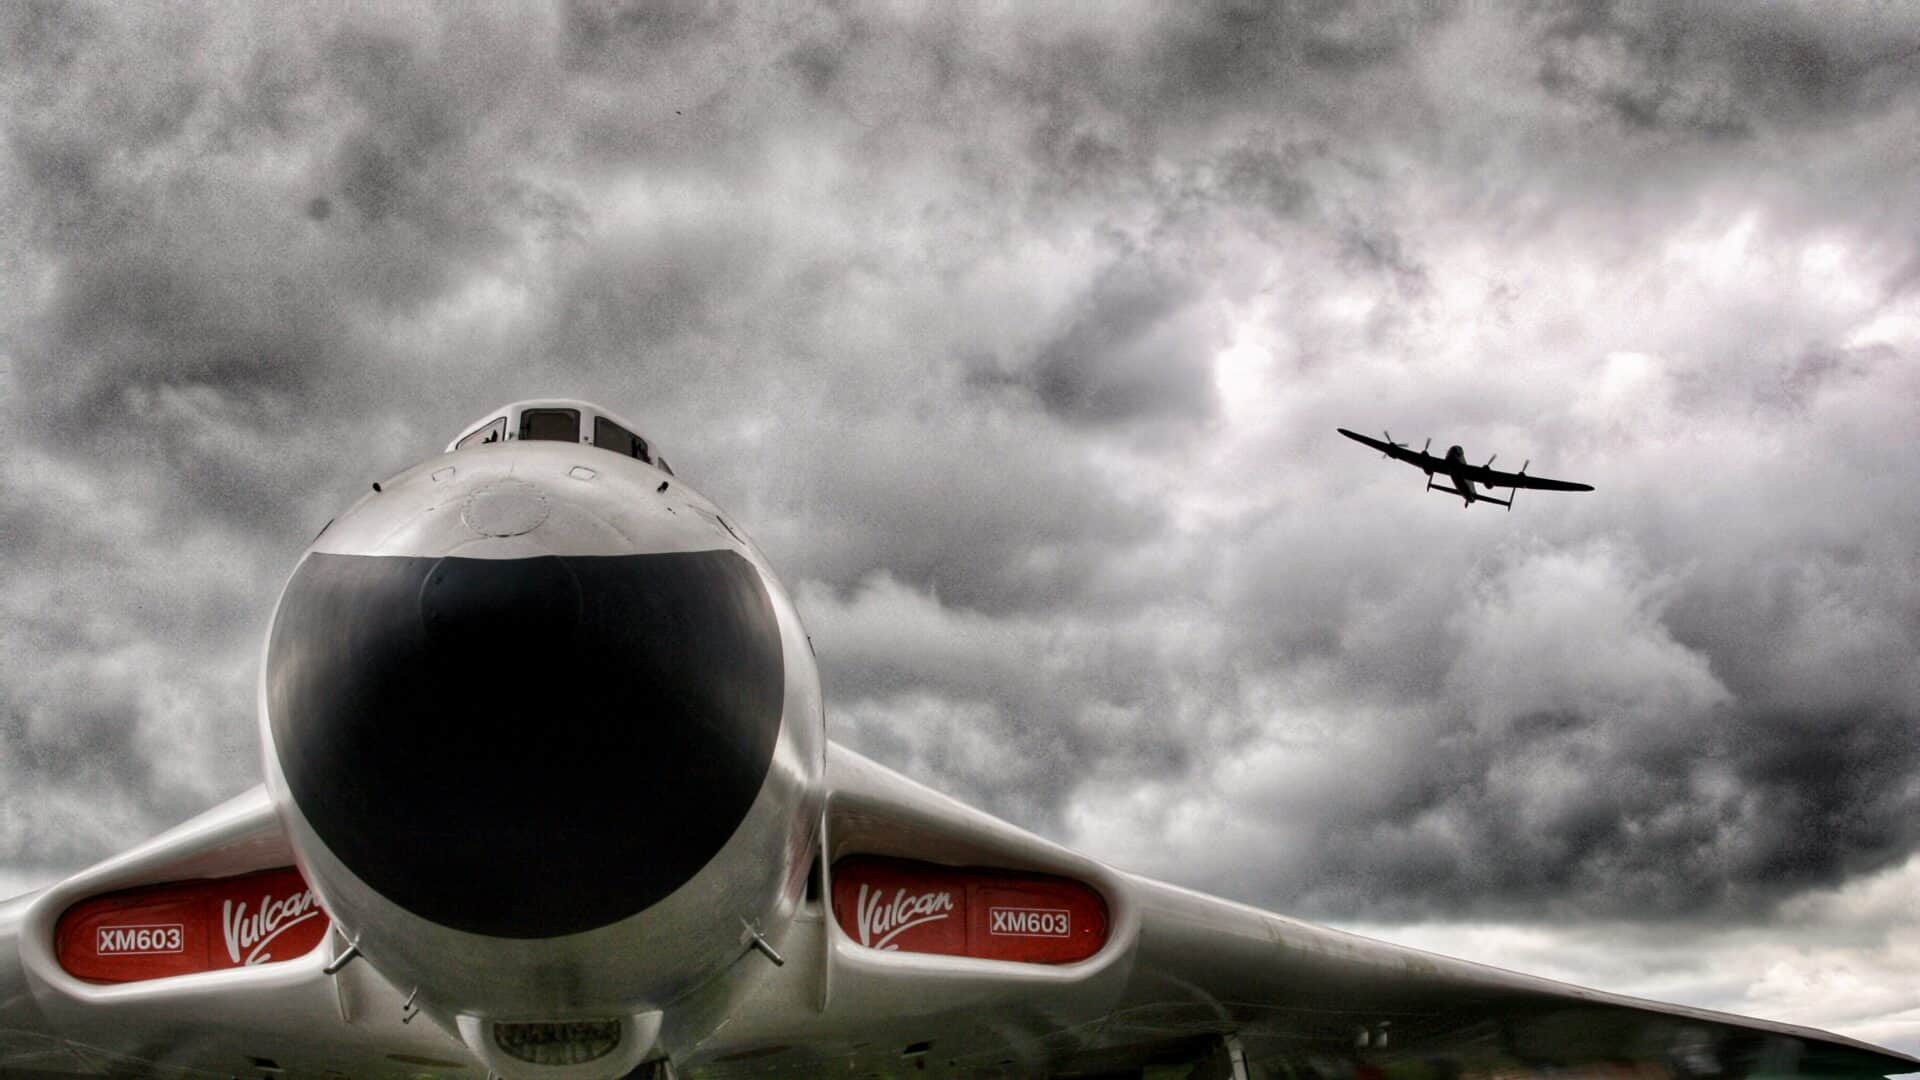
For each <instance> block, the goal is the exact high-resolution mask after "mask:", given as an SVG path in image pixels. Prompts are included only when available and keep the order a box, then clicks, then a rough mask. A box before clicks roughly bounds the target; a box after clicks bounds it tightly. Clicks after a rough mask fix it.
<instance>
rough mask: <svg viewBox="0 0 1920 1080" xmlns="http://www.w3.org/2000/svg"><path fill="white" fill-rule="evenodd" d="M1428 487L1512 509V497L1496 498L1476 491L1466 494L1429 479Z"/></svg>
mask: <svg viewBox="0 0 1920 1080" xmlns="http://www.w3.org/2000/svg"><path fill="white" fill-rule="evenodd" d="M1428 487H1430V488H1431V489H1432V490H1434V491H1444V492H1446V493H1447V494H1449V495H1458V496H1460V497H1461V498H1470V499H1472V500H1473V501H1474V502H1490V503H1492V504H1494V505H1495V506H1504V507H1506V508H1507V509H1509V510H1511V509H1513V500H1512V499H1496V498H1494V497H1493V496H1491V495H1482V494H1480V493H1479V492H1477V491H1476V492H1474V493H1473V494H1472V495H1468V494H1467V493H1466V492H1464V491H1461V490H1460V489H1459V488H1450V487H1448V486H1447V485H1445V484H1435V483H1432V482H1431V481H1429V482H1428Z"/></svg>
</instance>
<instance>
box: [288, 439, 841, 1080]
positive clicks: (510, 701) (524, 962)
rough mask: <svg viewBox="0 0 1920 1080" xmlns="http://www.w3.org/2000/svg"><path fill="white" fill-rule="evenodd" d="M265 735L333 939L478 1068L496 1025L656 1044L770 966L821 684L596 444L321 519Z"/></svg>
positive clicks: (691, 504) (439, 471)
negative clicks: (724, 986)
mask: <svg viewBox="0 0 1920 1080" xmlns="http://www.w3.org/2000/svg"><path fill="white" fill-rule="evenodd" d="M663 598H664V599H663ZM736 673H737V676H736ZM260 716H261V732H262V739H263V743H264V746H265V757H266V775H267V783H268V787H269V790H270V791H271V792H272V795H273V798H274V800H275V803H276V805H277V806H278V808H279V811H280V814H281V816H282V818H283V820H284V821H285V824H286V827H287V829H288V832H289V834H290V837H291V840H292V843H293V847H294V849H295V852H296V854H297V860H298V863H299V866H300V869H301V870H302V871H303V872H304V873H305V875H306V877H307V879H308V881H310V882H311V883H312V886H313V888H314V890H315V891H316V892H317V894H318V895H319V897H320V900H321V902H322V903H323V904H324V905H325V907H326V909H327V911H328V912H329V913H330V914H331V915H332V916H333V918H334V920H335V923H336V927H337V929H338V931H339V932H340V933H341V934H342V935H343V936H344V937H345V939H347V940H348V941H351V942H353V943H355V944H357V946H358V948H359V950H360V953H361V955H362V956H364V957H365V958H366V959H367V960H368V961H369V962H371V963H373V964H374V965H375V966H376V967H377V968H378V969H379V970H380V971H381V972H382V973H383V974H384V975H385V976H386V977H387V978H388V979H390V980H391V981H392V982H393V983H394V984H395V985H396V986H399V987H402V988H404V989H407V990H417V994H418V998H417V1002H418V1004H419V1005H420V1006H421V1007H422V1008H423V1009H424V1010H425V1011H426V1013H427V1014H428V1015H429V1016H431V1017H432V1018H434V1019H435V1020H437V1021H439V1022H440V1023H442V1024H443V1025H445V1026H447V1027H449V1028H450V1029H454V1030H458V1031H459V1032H460V1033H461V1035H462V1037H463V1039H464V1040H465V1041H466V1042H468V1044H469V1045H470V1046H474V1047H475V1049H476V1052H480V1053H482V1054H483V1056H485V1055H486V1054H487V1052H488V1051H489V1049H491V1050H492V1051H494V1052H495V1053H496V1055H497V1051H498V1048H497V1047H491V1046H490V1044H489V1042H488V1040H487V1038H486V1025H487V1024H489V1023H491V1022H493V1021H497V1020H513V1021H540V1022H545V1021H559V1020H571V1019H587V1020H604V1019H616V1020H619V1021H620V1022H621V1023H622V1024H624V1025H626V1027H625V1030H626V1031H627V1032H628V1040H629V1042H630V1043H633V1042H640V1041H647V1040H650V1039H651V1037H652V1036H651V1029H650V1028H649V1024H652V1025H653V1026H654V1027H657V1024H658V1012H659V1010H661V1009H662V1008H663V1007H664V1006H665V1005H667V1004H668V1003H669V1002H671V1001H673V1000H674V999H675V998H677V997H680V996H681V995H683V994H685V993H686V992H687V991H688V990H690V989H691V988H693V987H696V986H699V985H701V984H702V983H705V982H708V981H709V980H712V979H714V978H715V977H717V976H723V975H724V974H726V973H727V972H728V971H729V969H734V968H735V967H736V965H740V964H741V963H742V961H743V958H744V960H745V962H746V964H747V965H748V966H746V967H741V968H739V969H738V970H741V971H743V972H747V971H750V972H758V971H760V970H761V969H762V968H764V967H765V966H766V961H764V960H762V959H760V958H758V957H757V956H752V955H751V954H750V953H749V951H748V949H749V946H750V944H751V936H752V933H754V932H757V933H759V934H761V935H762V936H764V937H765V938H766V939H768V940H770V941H771V942H773V943H774V945H775V946H776V947H777V945H778V942H779V941H780V940H781V938H782V936H783V933H784V931H785V928H786V927H787V925H788V923H789V922H790V920H791V919H792V917H793V913H794V911H795V908H796V905H797V904H798V903H799V901H800V898H801V896H802V893H803V891H804V888H805V882H806V875H807V872H808V868H809V865H810V863H811V861H812V859H813V858H814V856H815V852H816V847H817V843H818V837H817V831H818V827H819V822H820V816H821V807H820V802H821V795H820V791H821V777H822V771H823V768H824V758H825V749H826V741H825V732H824V724H823V716H822V707H821V695H820V686H819V676H818V673H817V671H816V668H815V663H814V659H813V655H812V651H811V648H810V646H809V644H808V641H807V638H806V635H805V633H804V631H803V630H802V628H801V625H800V621H799V618H798V616H797V615H796V613H795V611H794V608H793V605H792V603H791V601H790V600H789V598H788V596H787V594H786V592H785V590H784V589H783V588H782V587H781V586H780V584H779V582H778V580H777V579H776V578H775V576H774V574H773V572H772V570H771V569H770V568H769V567H768V566H767V563H766V561H765V559H764V558H763V557H762V556H761V555H760V553H759V552H758V551H757V550H756V549H755V548H754V546H753V545H752V544H751V543H750V542H748V541H746V540H745V538H744V534H743V533H741V532H740V531H739V529H738V526H737V525H734V524H733V523H731V522H728V521H726V520H725V519H724V518H722V516H721V514H720V511H719V509H718V508H717V507H715V506H714V505H713V504H712V503H710V502H709V501H707V500H706V499H705V498H704V497H702V496H701V495H700V494H699V493H697V492H695V491H694V490H693V489H691V488H689V487H688V486H686V485H685V483H684V482H682V481H681V480H679V479H678V478H675V477H672V476H670V475H669V474H667V473H665V472H663V471H662V470H661V469H659V468H657V467H655V466H654V465H652V464H649V463H647V462H643V461H641V460H636V459H635V458H633V457H629V456H622V455H619V454H615V453H612V452H609V451H607V450H603V449H599V448H596V447H594V446H590V445H575V444H569V443H565V442H536V441H511V442H509V441H502V442H499V443H496V444H492V445H479V446H474V447H472V448H470V449H466V450H459V451H456V452H452V453H448V454H446V455H443V456H440V457H435V458H433V459H431V460H428V461H426V462H423V463H422V464H420V465H418V466H416V467H414V468H412V469H409V470H407V471H405V472H403V473H401V474H400V475H398V476H396V477H393V478H392V479H390V480H387V481H384V482H382V483H381V484H379V485H378V486H377V489H376V490H375V491H374V492H371V493H369V494H368V495H366V496H365V497H363V498H362V499H361V500H360V501H359V502H358V503H357V504H355V505H354V506H353V507H352V508H351V509H350V510H348V511H347V512H346V513H344V514H342V515H341V516H340V517H339V518H338V519H337V520H335V521H334V522H332V523H331V524H330V525H329V526H328V528H326V529H325V530H323V532H322V534H321V535H320V536H319V537H318V538H316V540H315V541H314V543H313V545H312V546H311V547H310V548H309V550H308V552H307V553H306V554H305V555H304V556H303V558H302V561H301V564H300V565H299V567H298V568H296V570H295V572H294V574H293V576H292V579H291V580H290V581H289V583H288V586H287V589H286V591H285V592H284V593H283V594H282V597H281V600H280V603H279V605H278V606H277V608H276V613H275V618H274V623H273V629H272V630H271V631H270V634H269V641H268V646H267V656H266V659H265V662H264V663H263V670H262V677H261V687H260ZM627 1049H629V1050H632V1051H633V1052H634V1053H642V1052H644V1051H645V1049H646V1047H645V1046H639V1047H638V1048H637V1049H634V1048H633V1047H631V1046H630V1047H628V1048H627ZM621 1056H623V1057H624V1056H625V1054H624V1053H623V1055H621ZM634 1060H635V1061H637V1060H638V1058H635V1059H634ZM599 1064H600V1066H601V1067H604V1066H605V1065H606V1064H607V1063H605V1062H602V1063H599ZM543 1075H544V1074H543ZM552 1075H561V1074H560V1073H554V1074H552Z"/></svg>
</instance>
